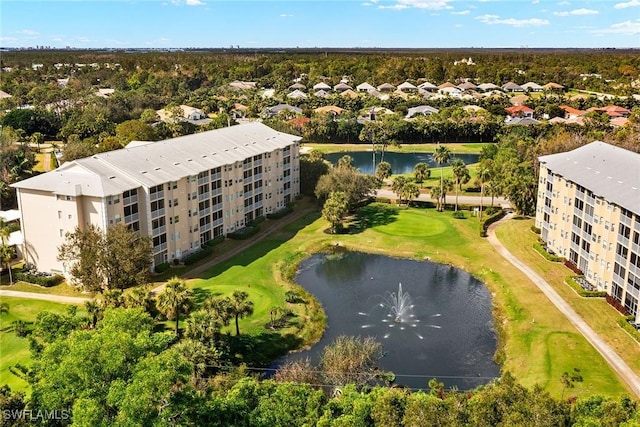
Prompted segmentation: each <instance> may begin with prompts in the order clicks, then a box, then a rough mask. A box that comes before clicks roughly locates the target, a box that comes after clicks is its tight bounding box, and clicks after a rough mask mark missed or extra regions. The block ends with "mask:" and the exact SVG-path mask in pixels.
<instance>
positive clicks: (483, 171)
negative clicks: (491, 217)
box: [478, 162, 489, 221]
mask: <svg viewBox="0 0 640 427" xmlns="http://www.w3.org/2000/svg"><path fill="white" fill-rule="evenodd" d="M488 173H489V169H488V168H487V167H486V165H484V164H483V163H482V162H480V165H479V166H478V180H479V181H480V215H479V219H480V221H482V203H483V198H484V180H485V178H486V175H487V174H488Z"/></svg>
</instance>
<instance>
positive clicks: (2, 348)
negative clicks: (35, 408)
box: [0, 296, 68, 392]
mask: <svg viewBox="0 0 640 427" xmlns="http://www.w3.org/2000/svg"><path fill="white" fill-rule="evenodd" d="M0 303H3V304H4V303H6V304H8V306H9V310H8V312H3V313H2V314H0V343H2V344H1V345H0V385H3V384H7V385H9V386H10V387H11V389H12V390H18V391H25V392H28V389H29V385H28V384H27V382H26V381H25V380H24V379H22V378H20V377H19V376H17V375H15V374H13V373H12V372H11V370H15V365H16V364H20V365H23V366H28V365H29V363H30V362H31V353H30V352H29V339H28V338H26V337H23V338H21V337H18V336H16V334H15V332H14V331H13V325H12V323H13V322H14V321H16V320H22V321H23V322H27V323H31V322H33V321H35V320H36V316H37V315H38V313H39V312H40V311H43V310H48V311H54V312H59V313H62V312H64V311H66V309H67V307H68V306H67V305H66V304H59V303H54V302H49V301H41V300H33V299H26V298H12V297H4V296H3V297H0Z"/></svg>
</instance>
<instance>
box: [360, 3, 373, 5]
mask: <svg viewBox="0 0 640 427" xmlns="http://www.w3.org/2000/svg"><path fill="white" fill-rule="evenodd" d="M360 6H373V3H366V2H365V3H360Z"/></svg>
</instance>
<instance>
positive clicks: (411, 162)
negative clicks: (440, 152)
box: [324, 151, 480, 174]
mask: <svg viewBox="0 0 640 427" xmlns="http://www.w3.org/2000/svg"><path fill="white" fill-rule="evenodd" d="M342 156H351V157H353V163H354V165H355V167H356V168H358V169H360V172H362V173H368V174H370V173H372V172H373V153H372V152H371V151H343V152H341V153H330V154H325V156H324V158H325V159H327V160H328V161H330V162H331V163H333V164H334V165H335V164H336V163H338V160H339V159H340V157H342ZM456 158H457V159H462V161H463V162H464V163H465V164H467V165H470V164H472V163H478V162H479V161H480V160H479V159H480V155H479V154H455V155H453V156H452V158H451V160H453V159H456ZM384 161H385V162H389V163H390V164H391V171H392V173H394V174H401V173H410V172H413V167H414V166H415V165H416V163H420V162H424V163H426V164H428V165H429V167H431V168H437V167H440V165H438V163H436V162H435V161H434V160H433V157H432V155H431V154H430V153H396V152H385V153H384ZM378 163H380V153H376V165H377V164H378ZM445 165H448V164H445Z"/></svg>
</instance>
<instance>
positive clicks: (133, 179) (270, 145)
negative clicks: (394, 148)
mask: <svg viewBox="0 0 640 427" xmlns="http://www.w3.org/2000/svg"><path fill="white" fill-rule="evenodd" d="M299 139H300V137H297V136H294V135H289V134H286V133H282V132H278V131H275V130H273V129H271V128H270V127H268V126H267V125H264V124H262V123H259V122H251V123H247V124H242V125H237V126H231V127H227V128H222V129H216V130H211V131H208V132H200V133H196V134H193V135H186V136H181V137H178V138H173V139H168V140H165V141H158V142H154V143H151V144H146V145H140V146H136V147H132V148H123V149H121V150H115V151H109V152H106V153H100V154H96V155H94V156H92V157H87V158H84V159H79V160H74V161H72V162H68V163H65V164H64V165H63V166H61V167H60V168H58V169H56V170H54V171H51V172H48V173H45V174H41V175H38V176H35V177H33V178H29V179H26V180H24V181H20V182H17V183H15V184H13V185H12V187H16V188H25V189H36V190H44V191H51V192H53V193H54V194H63V195H86V196H96V197H104V196H109V195H116V194H121V193H122V192H123V191H126V190H130V189H133V188H137V187H140V186H141V185H144V186H147V187H152V186H155V185H158V184H162V183H165V182H168V181H177V180H179V179H181V178H184V177H187V176H192V175H197V174H198V173H199V172H202V171H205V170H208V169H213V168H216V167H219V166H222V165H227V164H233V163H235V162H237V161H242V160H244V159H245V158H247V157H250V156H254V155H258V154H261V153H265V152H270V151H273V150H275V149H278V148H284V147H286V146H289V145H291V144H292V143H294V142H296V141H298V140H299Z"/></svg>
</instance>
